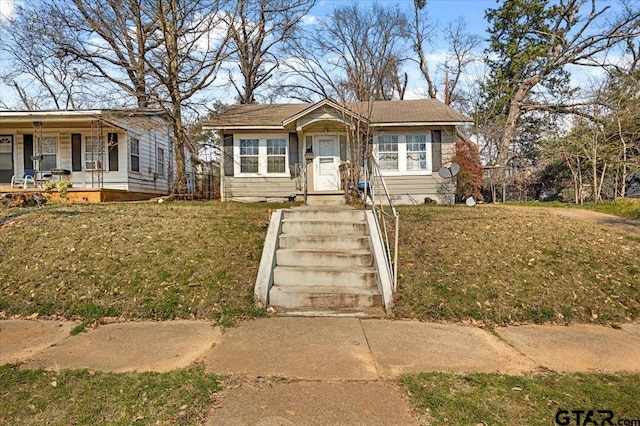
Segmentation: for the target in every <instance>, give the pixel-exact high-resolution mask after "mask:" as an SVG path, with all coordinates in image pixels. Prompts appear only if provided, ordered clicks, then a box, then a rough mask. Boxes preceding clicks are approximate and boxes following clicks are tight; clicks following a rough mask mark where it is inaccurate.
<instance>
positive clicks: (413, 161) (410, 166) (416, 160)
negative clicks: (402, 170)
mask: <svg viewBox="0 0 640 426" xmlns="http://www.w3.org/2000/svg"><path fill="white" fill-rule="evenodd" d="M406 141H407V170H426V169H427V136H426V135H407V136H406Z"/></svg>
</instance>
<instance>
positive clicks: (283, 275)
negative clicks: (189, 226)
mask: <svg viewBox="0 0 640 426" xmlns="http://www.w3.org/2000/svg"><path fill="white" fill-rule="evenodd" d="M273 281H274V283H276V284H278V285H281V286H289V285H290V286H296V287H302V286H307V287H314V286H319V287H336V288H340V287H345V286H349V287H352V288H363V289H373V288H377V284H378V283H377V277H376V271H375V270H374V269H373V268H349V269H345V268H327V267H315V268H305V267H300V266H280V265H278V266H276V267H275V269H274V270H273Z"/></svg>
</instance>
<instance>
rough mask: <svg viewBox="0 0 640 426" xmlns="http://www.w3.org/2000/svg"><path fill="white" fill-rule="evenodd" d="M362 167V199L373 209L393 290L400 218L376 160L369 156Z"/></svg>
mask: <svg viewBox="0 0 640 426" xmlns="http://www.w3.org/2000/svg"><path fill="white" fill-rule="evenodd" d="M367 163H368V164H367V165H366V166H365V167H364V182H365V183H364V201H365V206H369V207H370V208H371V210H372V211H373V217H374V218H375V223H376V227H377V228H378V235H380V239H381V243H382V245H383V246H384V249H385V260H386V263H387V270H388V271H389V275H390V276H389V278H390V280H391V282H392V283H393V291H394V292H395V291H396V290H397V288H398V231H399V226H400V220H399V219H400V218H399V215H398V212H397V211H396V207H395V205H394V204H393V200H391V196H390V195H389V190H388V189H387V184H386V183H385V181H384V178H383V177H382V174H381V173H380V167H379V166H378V162H377V161H376V159H375V158H373V156H371V157H369V160H368V161H367Z"/></svg>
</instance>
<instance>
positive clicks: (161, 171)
mask: <svg viewBox="0 0 640 426" xmlns="http://www.w3.org/2000/svg"><path fill="white" fill-rule="evenodd" d="M157 153H158V156H157V157H156V165H157V166H156V173H158V176H162V177H164V148H158V150H157Z"/></svg>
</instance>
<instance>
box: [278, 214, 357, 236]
mask: <svg viewBox="0 0 640 426" xmlns="http://www.w3.org/2000/svg"><path fill="white" fill-rule="evenodd" d="M282 233H283V234H293V235H367V226H366V223H365V222H364V221H353V220H332V219H316V218H313V219H284V220H283V221H282Z"/></svg>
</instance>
